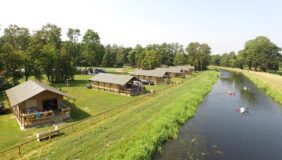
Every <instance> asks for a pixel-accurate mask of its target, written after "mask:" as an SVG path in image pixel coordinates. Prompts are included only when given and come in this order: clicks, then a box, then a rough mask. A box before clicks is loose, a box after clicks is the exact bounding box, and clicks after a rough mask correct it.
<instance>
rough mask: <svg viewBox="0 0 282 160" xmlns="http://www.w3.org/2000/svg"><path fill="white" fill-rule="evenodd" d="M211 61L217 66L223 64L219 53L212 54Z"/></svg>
mask: <svg viewBox="0 0 282 160" xmlns="http://www.w3.org/2000/svg"><path fill="white" fill-rule="evenodd" d="M210 63H211V64H212V65H215V66H220V65H221V56H220V55H219V54H215V55H211V62H210Z"/></svg>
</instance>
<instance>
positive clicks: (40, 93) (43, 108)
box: [6, 80, 70, 128]
mask: <svg viewBox="0 0 282 160" xmlns="http://www.w3.org/2000/svg"><path fill="white" fill-rule="evenodd" d="M6 95H7V98H8V102H9V105H10V107H11V108H12V110H13V112H14V113H15V115H16V118H17V120H18V122H19V124H20V126H21V128H28V127H34V126H40V125H45V124H52V123H55V122H58V121H63V120H65V119H68V118H70V106H67V105H64V103H63V97H64V96H65V97H69V96H68V95H67V94H65V93H63V92H61V91H58V90H57V89H55V88H53V87H50V86H48V85H45V84H42V83H40V82H37V81H32V80H29V81H27V82H24V83H22V84H19V85H17V86H15V87H13V88H10V89H8V90H6ZM69 98H70V97H69Z"/></svg>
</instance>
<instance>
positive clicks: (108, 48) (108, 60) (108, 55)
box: [102, 45, 113, 67]
mask: <svg viewBox="0 0 282 160" xmlns="http://www.w3.org/2000/svg"><path fill="white" fill-rule="evenodd" d="M111 56H112V54H111V45H107V46H106V47H105V54H104V57H103V60H102V65H103V66H104V67H112V66H113V64H111Z"/></svg>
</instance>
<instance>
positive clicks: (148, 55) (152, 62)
mask: <svg viewBox="0 0 282 160" xmlns="http://www.w3.org/2000/svg"><path fill="white" fill-rule="evenodd" d="M144 54H145V57H144V59H143V60H142V68H143V69H154V68H156V67H158V66H160V64H161V59H160V57H159V54H158V52H157V51H155V50H146V51H145V52H144Z"/></svg>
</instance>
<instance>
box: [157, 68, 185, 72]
mask: <svg viewBox="0 0 282 160" xmlns="http://www.w3.org/2000/svg"><path fill="white" fill-rule="evenodd" d="M156 70H158V71H166V72H169V73H182V68H180V67H168V68H156Z"/></svg>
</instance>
